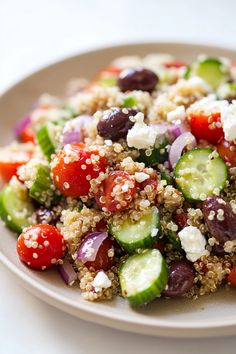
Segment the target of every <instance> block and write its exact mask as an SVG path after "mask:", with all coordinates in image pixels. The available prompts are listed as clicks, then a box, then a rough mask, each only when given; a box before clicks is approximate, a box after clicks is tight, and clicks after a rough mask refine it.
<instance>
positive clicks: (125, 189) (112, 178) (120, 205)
mask: <svg viewBox="0 0 236 354" xmlns="http://www.w3.org/2000/svg"><path fill="white" fill-rule="evenodd" d="M135 183H136V181H135V178H134V177H133V176H130V175H129V174H128V173H127V172H125V171H113V172H110V173H109V176H108V177H107V178H106V179H105V180H104V181H103V183H102V184H101V186H100V188H99V191H98V192H97V193H96V195H95V199H96V202H97V204H98V205H99V206H100V207H101V208H103V207H105V208H106V209H107V210H108V211H110V212H112V213H115V212H117V211H121V210H125V209H127V208H128V207H129V205H130V203H131V202H132V200H133V196H134V194H135V192H136V187H135Z"/></svg>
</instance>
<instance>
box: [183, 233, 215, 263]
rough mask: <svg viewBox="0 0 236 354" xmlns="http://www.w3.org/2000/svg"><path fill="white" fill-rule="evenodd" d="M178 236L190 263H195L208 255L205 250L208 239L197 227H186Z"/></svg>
mask: <svg viewBox="0 0 236 354" xmlns="http://www.w3.org/2000/svg"><path fill="white" fill-rule="evenodd" d="M178 235H179V238H180V241H181V246H182V248H183V250H184V251H185V252H186V257H187V259H188V260H189V261H191V262H195V261H196V260H197V259H199V258H200V257H202V256H204V255H206V254H207V253H208V252H207V250H206V249H205V246H206V239H205V237H204V236H203V234H202V233H201V231H200V230H199V229H198V228H197V227H195V226H186V227H185V228H184V229H183V230H181V231H180V232H179V233H178Z"/></svg>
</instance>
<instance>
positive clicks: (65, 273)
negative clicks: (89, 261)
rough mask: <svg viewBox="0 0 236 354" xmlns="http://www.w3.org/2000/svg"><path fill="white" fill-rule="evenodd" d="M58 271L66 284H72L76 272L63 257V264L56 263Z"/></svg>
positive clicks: (75, 277)
mask: <svg viewBox="0 0 236 354" xmlns="http://www.w3.org/2000/svg"><path fill="white" fill-rule="evenodd" d="M57 268H58V272H59V274H60V276H61V277H62V279H63V280H64V282H65V283H66V284H67V285H73V284H74V282H75V281H76V279H77V274H76V272H75V270H74V268H73V266H72V264H71V263H70V262H69V261H68V260H67V259H65V260H64V262H63V264H59V265H58V267H57Z"/></svg>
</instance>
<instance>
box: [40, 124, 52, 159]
mask: <svg viewBox="0 0 236 354" xmlns="http://www.w3.org/2000/svg"><path fill="white" fill-rule="evenodd" d="M48 129H49V128H48V125H47V124H46V125H43V126H42V127H41V128H40V129H39V131H38V132H37V133H36V138H37V141H38V143H39V146H40V148H41V150H42V152H43V154H44V155H45V156H46V157H47V159H48V160H49V161H50V159H51V155H52V154H54V153H55V146H54V145H53V144H52V142H51V140H50V137H49V136H48ZM45 136H46V137H48V138H46V140H45Z"/></svg>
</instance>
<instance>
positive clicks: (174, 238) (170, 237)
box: [166, 230, 182, 252]
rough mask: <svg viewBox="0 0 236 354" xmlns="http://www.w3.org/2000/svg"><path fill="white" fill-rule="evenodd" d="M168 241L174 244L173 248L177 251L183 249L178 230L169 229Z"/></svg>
mask: <svg viewBox="0 0 236 354" xmlns="http://www.w3.org/2000/svg"><path fill="white" fill-rule="evenodd" d="M166 236H167V238H168V241H169V242H170V243H171V244H172V246H173V249H174V250H176V251H179V252H181V251H182V246H181V242H180V239H179V236H178V234H177V232H175V231H171V230H167V234H166Z"/></svg>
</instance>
